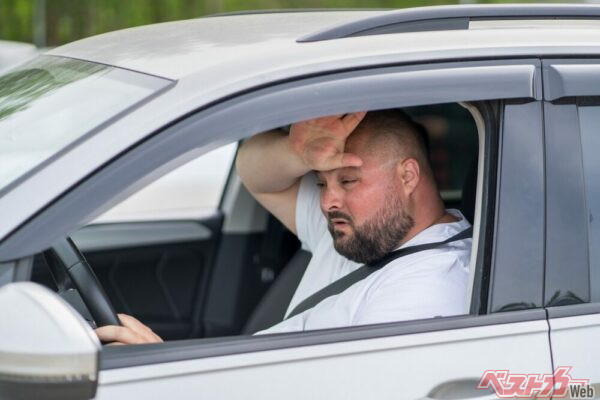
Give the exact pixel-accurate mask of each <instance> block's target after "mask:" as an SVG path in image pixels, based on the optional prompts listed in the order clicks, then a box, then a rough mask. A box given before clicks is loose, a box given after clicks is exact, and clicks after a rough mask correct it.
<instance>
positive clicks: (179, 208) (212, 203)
mask: <svg viewBox="0 0 600 400" xmlns="http://www.w3.org/2000/svg"><path fill="white" fill-rule="evenodd" d="M236 149H237V143H231V144H229V145H227V146H223V147H220V148H218V149H216V150H213V151H211V152H209V153H207V154H204V155H202V156H200V157H198V158H197V159H195V160H193V161H191V162H189V163H187V164H185V165H182V166H181V167H179V168H177V169H176V170H174V171H171V172H170V173H168V174H167V175H165V176H163V177H162V178H160V179H158V180H156V181H154V182H153V183H151V184H150V185H148V186H146V187H145V188H143V189H142V190H140V191H138V192H136V193H134V194H133V195H132V196H130V197H129V198H127V199H126V200H124V201H122V202H121V203H119V204H118V205H116V206H115V207H113V208H111V209H110V210H108V211H107V212H105V213H104V214H102V215H101V216H100V217H98V218H97V219H96V220H95V221H93V222H92V223H107V222H126V221H160V220H185V219H187V220H191V219H198V218H202V217H204V216H206V215H210V214H211V213H213V212H214V211H215V210H217V208H218V207H219V202H220V200H221V197H222V195H223V190H224V188H225V183H226V181H227V177H228V176H229V172H230V170H231V165H232V163H233V159H234V157H235V153H236Z"/></svg>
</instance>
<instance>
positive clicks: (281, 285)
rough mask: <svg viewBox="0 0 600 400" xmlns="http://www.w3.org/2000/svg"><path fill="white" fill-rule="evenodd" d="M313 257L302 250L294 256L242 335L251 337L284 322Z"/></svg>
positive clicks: (264, 297) (263, 299)
mask: <svg viewBox="0 0 600 400" xmlns="http://www.w3.org/2000/svg"><path fill="white" fill-rule="evenodd" d="M311 257H312V255H311V253H309V252H308V251H304V250H302V249H300V250H298V251H297V252H296V254H294V255H293V256H292V258H291V259H290V261H289V262H288V263H287V264H286V265H285V267H284V268H283V269H282V270H281V273H280V274H279V276H278V277H277V279H275V281H274V282H273V284H272V285H271V287H269V290H268V291H267V293H265V295H264V296H263V298H262V299H261V300H260V302H259V303H258V305H257V306H256V308H255V309H254V311H253V312H252V315H250V318H248V321H247V322H246V325H245V326H244V329H243V330H242V334H245V335H251V334H253V333H256V332H258V331H261V330H263V329H267V328H269V327H271V326H273V325H275V324H277V323H279V322H281V321H283V318H284V317H285V312H286V310H287V308H288V305H289V304H290V301H291V300H292V296H293V295H294V292H295V291H296V288H297V287H298V285H299V284H300V280H301V279H302V276H303V275H304V271H305V270H306V267H307V265H308V263H309V261H310V259H311Z"/></svg>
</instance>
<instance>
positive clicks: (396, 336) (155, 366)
mask: <svg viewBox="0 0 600 400" xmlns="http://www.w3.org/2000/svg"><path fill="white" fill-rule="evenodd" d="M540 74H541V72H540V63H539V60H537V59H534V58H532V59H519V60H484V61H462V62H450V63H448V62H445V63H433V64H432V63H428V64H426V65H401V66H380V67H373V68H369V69H360V70H353V71H344V72H338V73H330V74H325V75H321V76H316V77H298V79H296V80H290V81H287V82H283V83H280V82H279V83H274V84H273V85H269V86H267V87H264V88H261V89H259V90H256V91H253V92H250V93H244V94H239V95H237V96H235V97H233V96H232V98H230V99H227V100H225V101H223V102H221V103H219V104H215V105H212V106H211V107H210V108H206V109H202V110H199V111H198V112H197V113H195V114H193V115H192V116H190V117H188V118H186V119H185V120H183V121H180V122H178V123H176V124H174V125H173V126H171V127H169V128H167V129H165V130H164V131H161V132H158V133H157V134H155V135H153V136H151V137H149V138H148V139H147V140H146V141H144V142H143V143H141V144H140V145H138V146H136V147H135V148H134V149H131V150H130V151H128V152H127V153H126V154H124V155H123V156H121V157H119V158H117V159H115V160H113V161H112V162H111V163H110V164H109V165H107V166H105V167H104V168H103V169H101V170H99V171H97V173H95V174H94V175H92V176H90V177H89V178H88V179H86V180H85V181H83V182H81V183H80V184H79V185H78V186H76V187H74V188H73V189H71V190H70V191H69V192H68V193H66V194H65V195H64V196H63V197H62V198H61V199H60V200H59V201H56V202H54V203H53V204H51V205H50V206H49V207H47V208H46V209H45V210H43V211H42V212H41V213H39V214H38V215H37V216H36V217H35V218H33V219H32V220H31V221H29V223H28V224H26V225H24V226H22V227H21V229H20V230H18V231H17V232H16V233H15V234H13V236H11V237H10V238H8V239H7V241H6V242H5V243H4V246H3V250H4V252H5V254H6V252H7V251H10V249H11V248H12V249H16V248H17V247H18V246H19V245H24V246H27V249H26V250H27V251H29V252H30V253H32V252H35V249H36V247H37V246H40V244H43V243H44V240H45V238H44V237H41V234H39V233H38V232H40V231H39V230H38V229H36V228H39V226H40V224H43V225H45V226H48V224H50V226H52V225H51V224H52V223H53V222H54V223H56V224H57V226H59V227H63V228H64V224H65V222H64V221H62V220H61V218H60V217H61V216H64V215H66V212H67V211H68V213H69V214H68V215H70V220H71V221H72V220H73V219H74V218H79V219H83V218H84V217H85V216H87V215H88V214H89V213H90V209H93V208H95V207H100V206H101V205H102V204H103V202H106V201H107V200H108V199H109V198H110V197H111V196H114V194H115V192H116V191H118V190H119V189H120V188H123V187H127V186H129V185H130V184H132V182H134V181H138V180H140V179H142V180H143V179H145V177H146V176H147V175H150V174H151V172H152V171H153V170H154V169H156V168H164V166H165V165H168V166H169V167H170V168H174V167H175V166H176V165H180V164H181V163H183V162H184V161H187V160H189V159H191V158H193V157H195V156H197V155H198V154H201V153H202V152H206V151H208V150H210V149H211V148H214V147H215V146H217V145H220V144H225V143H227V142H230V141H233V140H239V139H241V138H242V137H245V136H248V135H250V134H252V133H255V132H260V131H265V130H268V129H272V128H275V127H278V126H281V125H285V124H289V123H290V122H293V121H297V120H301V119H306V118H310V117H316V116H319V115H324V114H337V113H341V112H351V111H360V110H363V109H377V108H386V107H387V108H389V107H403V106H415V105H423V104H434V103H444V102H457V101H461V102H476V101H479V100H482V99H490V98H491V99H506V100H505V102H506V107H504V103H503V102H501V103H499V104H501V105H502V106H501V107H499V108H498V109H495V110H494V109H493V107H491V106H489V104H488V105H487V106H481V107H480V108H479V109H480V111H483V112H484V113H488V115H487V116H486V117H489V118H486V120H489V119H490V118H496V120H501V121H505V119H504V117H505V116H506V112H505V111H509V112H510V116H511V118H510V119H507V120H506V122H503V123H502V125H501V127H500V130H502V134H501V135H500V134H499V133H500V132H499V131H498V129H497V128H496V127H494V126H487V127H486V128H487V131H486V137H485V139H486V140H484V141H483V142H482V143H481V145H482V146H483V147H482V148H481V150H482V151H480V170H485V173H480V174H479V188H480V190H478V192H479V196H480V199H479V200H478V201H477V203H476V204H478V205H481V204H483V205H484V206H485V207H486V209H485V212H481V206H479V208H478V209H477V210H476V217H475V221H476V223H475V225H476V230H475V236H474V238H475V240H474V241H478V242H479V243H482V244H484V245H481V246H477V247H476V248H477V249H478V252H477V254H476V260H477V262H476V264H481V265H483V264H484V263H490V267H491V272H492V273H491V274H489V284H490V288H489V289H488V288H486V284H481V285H480V286H479V287H478V286H475V287H474V289H475V291H474V292H473V293H474V295H473V297H474V298H477V299H479V303H478V304H476V306H475V310H474V312H473V314H474V315H467V316H459V317H448V318H442V319H440V320H436V319H434V320H424V321H408V322H397V323H390V324H384V325H381V326H370V327H351V328H340V329H335V330H324V331H316V332H304V333H296V334H289V335H275V336H271V337H243V338H237V339H232V340H233V341H237V342H236V343H235V344H234V343H231V342H230V341H229V340H225V339H215V340H208V341H197V340H192V341H190V342H189V343H183V344H180V343H166V344H162V345H159V346H155V345H151V346H144V347H138V348H136V347H129V348H128V347H121V348H114V349H113V348H107V349H105V350H104V351H103V354H102V361H101V364H102V368H103V372H102V374H101V378H100V385H101V386H102V385H106V386H105V387H108V386H111V387H116V386H120V387H122V386H123V385H124V384H125V382H137V383H139V382H140V379H141V380H142V381H145V380H146V379H148V377H150V376H153V377H154V378H157V377H158V376H163V377H166V376H169V375H170V374H173V370H170V369H169V365H171V366H175V365H176V368H177V369H178V370H179V373H181V374H189V373H190V372H191V371H192V370H198V368H199V367H200V369H201V370H204V371H207V369H206V368H208V366H209V365H215V364H214V363H215V362H216V363H217V364H219V363H221V364H219V365H221V366H220V367H218V366H215V367H216V368H217V369H219V368H221V369H222V368H235V365H237V366H238V367H239V366H240V363H242V365H246V366H248V365H260V364H263V365H264V363H265V362H266V363H267V364H268V363H274V362H277V363H281V362H284V360H288V361H287V362H289V361H291V360H294V359H309V358H314V357H325V356H326V355H327V354H330V355H332V356H335V357H334V358H336V357H338V356H339V357H342V358H343V356H344V354H358V353H364V352H373V351H382V350H385V349H386V348H387V349H394V348H396V349H398V348H401V347H406V346H409V347H411V346H413V347H414V348H418V347H420V346H422V345H423V343H440V342H444V341H446V342H449V341H450V342H451V341H455V342H461V341H462V340H463V339H464V337H472V338H473V339H475V338H476V337H486V338H489V337H495V338H496V337H502V338H503V340H505V343H510V342H512V341H517V340H518V339H519V338H531V337H532V336H534V337H535V338H536V340H535V341H534V342H528V341H526V343H527V345H529V346H530V347H529V350H530V351H531V352H532V353H531V354H532V357H528V358H527V360H525V362H532V363H533V362H534V361H536V362H537V361H540V362H541V363H542V365H543V367H542V369H543V371H540V372H548V371H547V370H548V369H549V368H550V361H549V360H550V352H549V344H548V342H547V328H548V327H547V323H546V315H545V312H544V311H543V310H542V309H533V310H529V309H523V308H521V309H517V310H516V311H512V312H507V313H500V312H498V313H494V314H492V315H484V316H480V315H478V314H485V313H487V312H489V311H498V310H501V309H502V304H503V302H506V301H508V302H509V303H515V302H516V303H520V302H522V298H521V295H522V293H515V291H512V292H509V293H508V295H504V296H501V297H500V298H499V297H498V296H499V295H500V294H502V293H504V290H505V288H506V287H507V282H508V281H507V280H506V279H503V276H504V275H503V274H504V272H503V273H502V274H501V273H500V272H498V271H500V268H499V266H502V268H503V269H504V268H507V265H508V264H509V263H510V262H511V260H516V258H515V254H519V251H518V250H521V254H523V255H524V256H526V254H525V253H523V249H522V248H521V247H518V246H517V247H516V250H517V251H516V250H515V247H514V244H515V243H519V242H523V240H524V234H523V232H522V231H519V230H517V231H516V233H515V232H513V231H512V229H515V227H517V228H518V227H520V226H523V223H524V221H523V219H522V215H523V214H524V213H527V212H528V211H531V210H532V205H535V204H537V201H538V199H539V198H540V196H542V197H543V190H544V188H543V182H542V181H539V179H540V173H541V172H543V157H542V156H540V154H541V150H540V149H539V148H537V147H536V146H534V145H532V144H536V143H538V141H539V140H540V138H541V134H542V132H541V127H540V126H541V106H540V103H539V102H538V101H537V100H539V99H540V98H541V87H540V85H541V79H540ZM511 99H512V100H511ZM523 99H526V100H523ZM282 110H283V111H282ZM232 114H234V115H236V116H238V118H231V117H230V116H231V115H232ZM513 118H514V119H513ZM523 127H528V129H529V132H533V134H532V135H531V137H529V138H530V139H531V142H530V143H529V144H528V145H527V146H523V145H522V144H520V143H519V141H518V138H519V137H520V136H521V135H522V134H523V129H524V128H523ZM538 128H539V129H538ZM197 132H210V134H207V135H205V136H203V137H199V135H197V134H196V133H197ZM509 133H510V134H509ZM487 135H489V136H490V138H493V137H494V136H496V140H497V141H496V142H494V141H492V140H487V139H488V138H487ZM497 145H499V146H500V147H501V149H502V150H501V151H498V148H497V147H496V148H494V146H497ZM190 149H192V150H190ZM536 149H537V150H536ZM524 150H525V151H526V153H527V154H528V155H529V158H528V160H530V161H531V162H532V163H534V164H535V168H533V169H531V170H527V169H525V170H524V169H522V168H518V162H519V160H522V159H523V157H514V155H515V154H517V155H522V154H523V151H524ZM484 154H485V155H486V156H484ZM488 154H495V156H487V155H488ZM513 163H517V165H514V164H513ZM496 171H498V174H500V171H501V175H500V179H499V182H496V180H495V179H483V178H482V177H483V176H484V175H485V176H486V178H487V177H489V176H492V175H493V176H496V174H495V172H496ZM527 171H530V172H531V173H532V176H531V178H532V181H539V183H538V184H537V185H536V186H535V187H534V189H533V192H534V198H529V197H526V196H521V198H519V197H518V198H516V199H512V198H510V196H512V195H514V193H516V192H518V190H519V187H518V186H515V185H514V184H513V183H514V181H515V179H523V174H527V173H528V172H527ZM509 199H510V200H509ZM84 200H87V202H86V201H84ZM538 208H539V204H538ZM489 210H494V212H488V211H489ZM544 211H545V210H544V209H543V207H542V208H541V211H539V210H538V212H544ZM478 213H480V215H478ZM494 222H496V223H494ZM540 223H542V224H543V219H542V220H540V219H539V218H538V219H535V221H533V222H531V224H530V225H535V228H536V229H537V231H540V230H541V229H542V227H540ZM41 232H44V231H41ZM24 238H29V239H31V240H29V241H26V240H24ZM527 239H528V241H529V243H531V242H532V241H533V242H534V243H535V244H536V248H538V247H539V246H541V243H542V242H541V241H542V240H543V238H542V237H535V239H532V238H531V237H528V238H527ZM18 248H19V252H24V251H25V250H24V249H23V248H21V247H18ZM37 248H39V247H37ZM15 251H16V250H15ZM528 259H529V260H533V259H532V258H531V257H530V258H528ZM532 262H534V264H533V265H531V266H530V267H531V269H533V270H536V271H539V270H540V269H541V268H543V264H541V259H535V261H532ZM480 275H481V276H480V277H479V278H478V279H480V280H479V281H478V282H486V280H485V279H486V278H485V276H484V275H485V271H483V272H481V273H480ZM526 282H529V281H526ZM529 283H530V284H529V286H527V287H525V288H522V287H521V290H523V289H525V290H524V292H529V291H533V292H535V293H538V292H540V291H541V282H537V281H533V282H529ZM538 283H539V285H538ZM481 293H490V294H491V295H490V301H489V302H488V301H481V300H482V299H483V298H482V296H481ZM525 308H526V307H525ZM479 335H481V336H479ZM419 338H420V339H419ZM461 338H462V339H461ZM375 342H377V343H380V344H381V346H383V347H381V346H379V347H377V346H378V345H375V344H374V343H375ZM401 342H404V343H403V344H402V343H401ZM419 342H420V343H421V344H420V345H419V344H418V343H419ZM411 343H412V344H411ZM357 346H358V347H357ZM361 346H362V347H361ZM364 346H366V347H364ZM372 346H375V348H373V347H372ZM332 348H336V349H337V350H332ZM232 349H235V353H231V351H232ZM311 349H312V350H311ZM328 349H329V350H328ZM377 349H378V350H377ZM534 350H535V351H534ZM268 354H270V355H271V358H270V361H269V357H268V356H267V359H265V358H264V357H265V356H266V355H268ZM319 354H320V355H319ZM502 356H503V355H502V352H497V353H495V355H494V357H502ZM231 357H233V358H234V359H235V360H233V361H232V363H233V364H229V366H227V367H226V366H225V365H227V363H228V361H227V360H232V358H231ZM258 359H262V361H257V360H258ZM275 359H276V360H277V361H275ZM218 360H221V361H218ZM192 364H193V365H192ZM199 364H201V365H199ZM534 364H535V363H534ZM186 365H187V367H186ZM531 365H533V364H531ZM535 365H538V364H535ZM481 366H482V365H481ZM538 366H539V365H538ZM188 367H190V368H191V369H189V368H188ZM493 367H494V365H490V366H488V367H487V368H493ZM209 369H210V368H209ZM481 372H483V371H481ZM148 374H149V375H148ZM432 378H435V377H432ZM470 378H473V377H472V376H471V377H470ZM434 383H435V382H434ZM132 387H133V386H132ZM434 389H435V388H434Z"/></svg>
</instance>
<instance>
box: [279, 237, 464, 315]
mask: <svg viewBox="0 0 600 400" xmlns="http://www.w3.org/2000/svg"><path fill="white" fill-rule="evenodd" d="M472 235H473V228H472V227H470V228H467V229H465V230H464V231H462V232H460V233H458V234H456V235H454V236H452V237H450V238H449V239H446V240H444V241H443V242H435V243H426V244H420V245H416V246H410V247H405V248H402V249H398V250H395V251H393V252H391V253H389V254H387V255H386V256H384V257H382V258H381V259H379V260H377V261H375V262H373V263H370V264H366V265H363V266H362V267H359V268H358V269H356V270H354V271H352V272H350V273H349V274H347V275H344V276H343V277H341V278H340V279H338V280H337V281H334V282H332V283H330V284H329V285H327V286H325V287H324V288H323V289H321V290H319V291H317V292H315V293H313V294H312V295H310V296H308V297H307V298H306V299H304V300H303V301H301V302H300V303H299V304H298V305H297V306H296V307H295V308H294V309H293V310H292V312H291V313H290V315H289V316H288V317H287V318H291V317H293V316H295V315H297V314H300V313H302V312H304V311H306V310H308V309H310V308H313V307H314V306H316V305H317V304H319V303H320V302H321V301H323V300H325V299H326V298H328V297H331V296H334V295H336V294H340V293H342V292H343V291H344V290H346V289H348V288H349V287H350V286H352V285H354V284H355V283H356V282H358V281H361V280H363V279H365V278H366V277H367V276H369V275H371V274H372V273H373V272H375V271H378V270H379V269H381V268H383V267H384V266H386V265H387V264H389V263H390V262H392V261H394V260H395V259H397V258H400V257H403V256H407V255H409V254H414V253H418V252H419V251H425V250H431V249H435V248H438V247H442V246H443V245H445V244H448V243H452V242H456V241H458V240H463V239H467V238H470V237H471V236H472ZM287 318H286V319H287Z"/></svg>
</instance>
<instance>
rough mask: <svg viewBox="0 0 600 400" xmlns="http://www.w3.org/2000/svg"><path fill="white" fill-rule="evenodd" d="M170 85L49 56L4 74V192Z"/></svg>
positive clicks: (0, 182) (0, 174)
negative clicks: (94, 131) (24, 176)
mask: <svg viewBox="0 0 600 400" xmlns="http://www.w3.org/2000/svg"><path fill="white" fill-rule="evenodd" d="M169 83H170V81H168V80H165V79H161V78H157V77H150V76H147V75H143V74H139V73H134V72H131V71H126V70H122V69H119V68H114V67H108V66H105V65H101V64H94V63H90V62H85V61H79V60H73V59H64V58H57V57H50V56H42V57H39V58H36V59H34V60H32V61H30V62H28V63H26V64H24V65H22V66H21V67H19V68H17V69H14V70H11V71H10V72H7V73H6V74H4V75H1V76H0V159H2V167H1V168H0V190H2V189H3V188H5V187H6V186H7V185H9V184H10V183H11V182H13V181H14V180H16V179H17V178H19V177H20V176H22V175H24V174H26V173H28V172H29V171H31V170H32V169H33V168H35V167H36V166H38V165H40V164H41V163H43V162H44V161H46V160H48V159H49V158H50V157H52V156H53V155H55V154H57V153H58V152H60V151H61V150H63V149H65V148H66V147H67V146H68V145H69V144H71V143H73V142H74V141H76V140H77V139H79V138H81V137H82V136H83V135H85V134H86V133H88V132H90V131H91V130H92V129H94V128H96V127H98V126H99V125H100V124H102V123H104V122H106V121H107V120H109V119H110V118H112V117H115V116H116V115H117V114H119V113H120V112H122V111H124V110H125V109H127V108H129V107H131V106H133V105H134V104H136V103H138V102H139V101H141V100H142V99H144V98H146V97H148V96H150V95H151V94H152V93H155V92H156V91H158V90H159V89H161V88H163V87H165V86H167V85H168V84H169ZM67 125H68V129H65V127H66V126H67Z"/></svg>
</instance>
